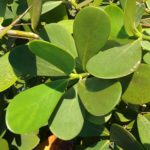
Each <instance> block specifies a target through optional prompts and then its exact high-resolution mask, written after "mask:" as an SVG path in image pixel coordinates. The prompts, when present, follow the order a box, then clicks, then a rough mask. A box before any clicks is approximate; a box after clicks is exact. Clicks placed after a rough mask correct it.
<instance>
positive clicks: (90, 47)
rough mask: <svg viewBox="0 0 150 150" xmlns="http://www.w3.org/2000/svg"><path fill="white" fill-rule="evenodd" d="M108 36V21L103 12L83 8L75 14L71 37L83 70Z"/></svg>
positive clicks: (92, 8) (97, 9)
mask: <svg viewBox="0 0 150 150" xmlns="http://www.w3.org/2000/svg"><path fill="white" fill-rule="evenodd" d="M109 34H110V20H109V17H108V15H107V14H106V13H105V12H104V11H103V10H101V9H99V8H96V7H85V8H83V9H82V10H81V11H80V12H79V13H78V14H77V16H76V17H75V20H74V26H73V35H74V39H75V43H76V47H77V51H78V55H79V57H80V60H81V62H82V66H83V69H84V70H86V68H85V67H86V63H87V61H88V60H89V59H90V58H91V57H92V56H94V55H95V54H97V53H98V52H99V51H100V49H101V48H102V47H103V46H104V45H105V43H106V42H107V40H108V37H109Z"/></svg>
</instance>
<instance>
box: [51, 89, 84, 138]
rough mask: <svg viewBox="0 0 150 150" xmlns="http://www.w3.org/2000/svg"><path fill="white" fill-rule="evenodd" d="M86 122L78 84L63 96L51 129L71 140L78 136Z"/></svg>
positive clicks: (59, 136) (61, 136)
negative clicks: (79, 97) (77, 87)
mask: <svg viewBox="0 0 150 150" xmlns="http://www.w3.org/2000/svg"><path fill="white" fill-rule="evenodd" d="M83 123H84V118H83V116H82V112H81V108H80V104H79V100H78V94H77V90H76V86H74V87H73V88H71V89H70V90H69V91H68V92H67V93H66V94H65V95H64V97H63V101H62V103H61V104H60V106H59V108H58V110H57V112H56V114H55V116H54V119H53V120H52V123H51V124H50V130H51V131H52V133H53V134H55V135H56V136H57V137H58V138H60V139H62V140H71V139H73V138H74V137H76V136H77V135H78V134H79V133H80V131H81V129H82V127H83Z"/></svg>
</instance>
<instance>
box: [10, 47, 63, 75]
mask: <svg viewBox="0 0 150 150" xmlns="http://www.w3.org/2000/svg"><path fill="white" fill-rule="evenodd" d="M9 61H10V64H11V65H12V67H13V69H14V71H15V73H16V74H17V75H18V76H22V77H34V76H65V73H64V72H62V71H61V70H60V69H58V68H57V67H55V66H54V65H52V64H50V63H49V62H47V61H45V60H44V59H42V58H40V57H38V56H35V55H34V54H33V53H32V52H31V51H30V50H29V48H28V46H27V45H21V46H16V47H15V48H14V49H13V50H12V51H11V52H10V55H9Z"/></svg>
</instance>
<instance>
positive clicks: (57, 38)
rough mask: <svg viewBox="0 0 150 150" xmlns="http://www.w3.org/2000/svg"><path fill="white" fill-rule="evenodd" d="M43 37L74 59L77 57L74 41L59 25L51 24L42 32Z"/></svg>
mask: <svg viewBox="0 0 150 150" xmlns="http://www.w3.org/2000/svg"><path fill="white" fill-rule="evenodd" d="M40 35H41V37H42V38H43V39H44V40H46V41H51V43H52V44H54V45H56V46H58V47H60V48H62V49H63V50H65V51H66V52H68V53H69V54H70V55H72V56H73V57H74V58H76V57H77V51H76V47H75V43H74V39H73V37H72V36H71V34H70V33H68V31H67V30H66V29H65V28H64V27H62V26H61V25H59V24H57V23H51V24H48V25H46V26H44V28H43V29H42V30H41V31H40Z"/></svg>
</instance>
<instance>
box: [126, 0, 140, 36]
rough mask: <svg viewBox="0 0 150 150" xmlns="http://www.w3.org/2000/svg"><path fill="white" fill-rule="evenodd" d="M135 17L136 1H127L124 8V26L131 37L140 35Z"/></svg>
mask: <svg viewBox="0 0 150 150" xmlns="http://www.w3.org/2000/svg"><path fill="white" fill-rule="evenodd" d="M135 16H136V0H126V3H125V8H124V25H125V29H126V32H127V33H128V35H129V36H133V35H135V34H137V33H138V30H137V28H136V25H135Z"/></svg>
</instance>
